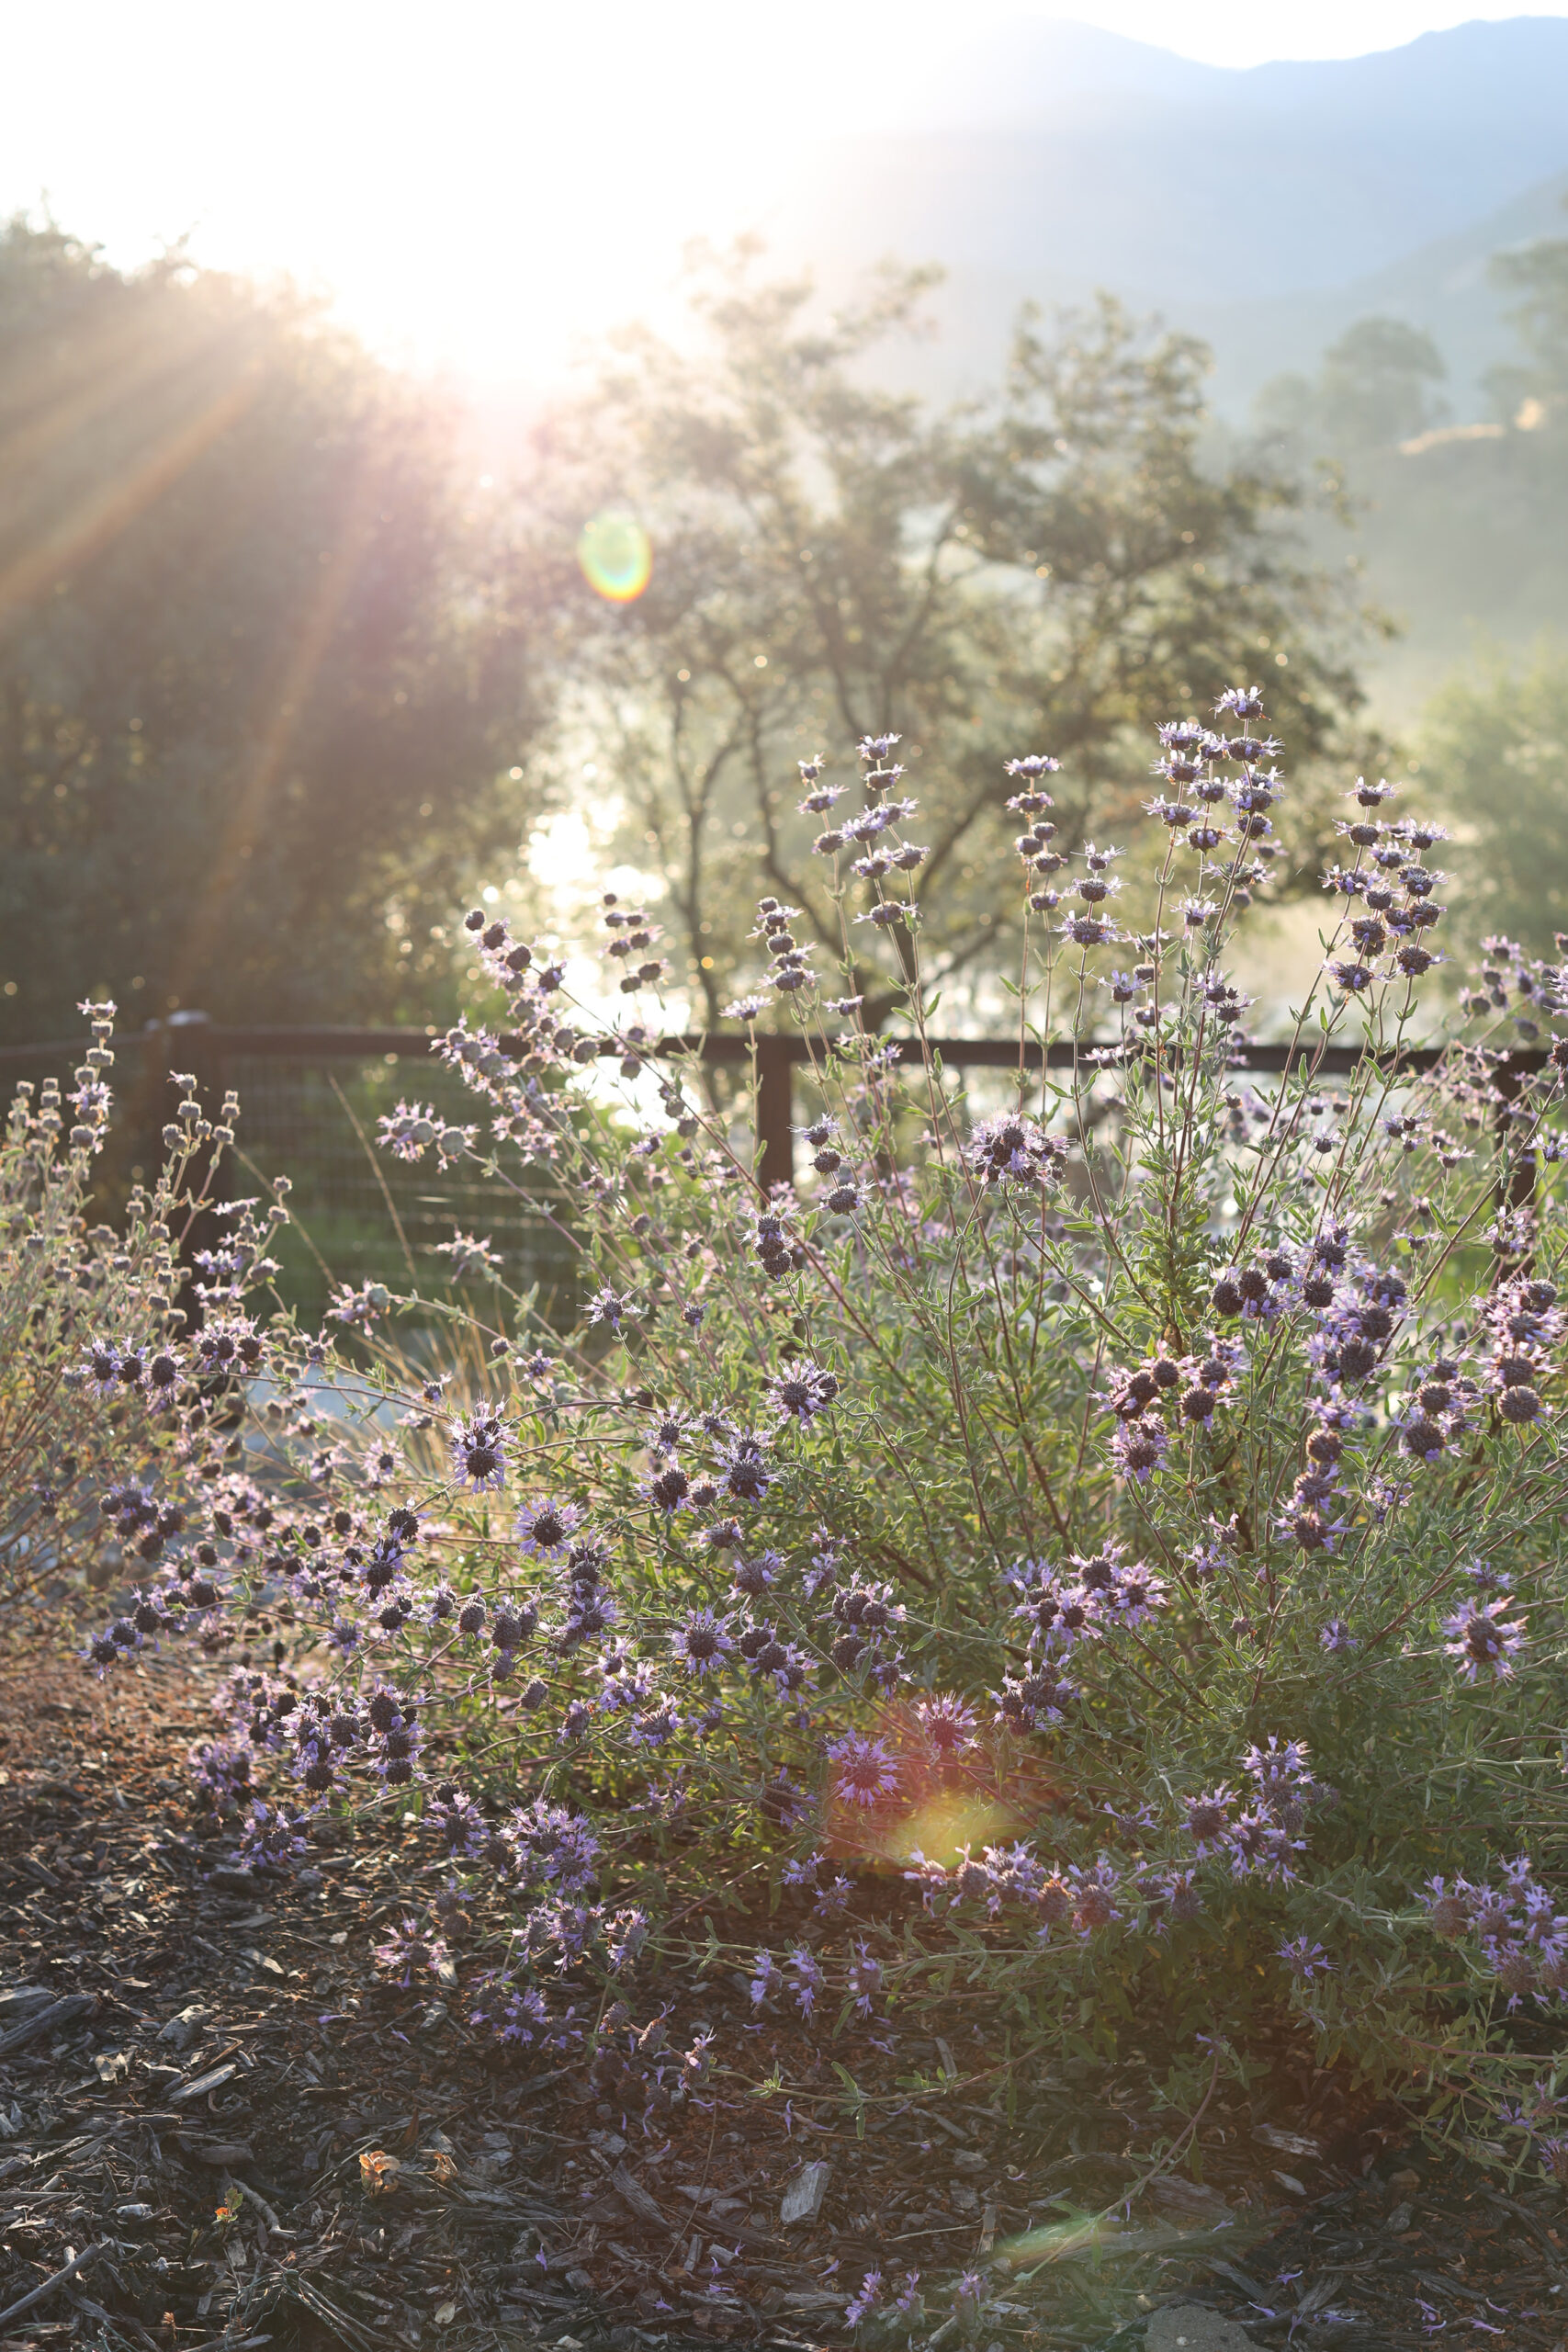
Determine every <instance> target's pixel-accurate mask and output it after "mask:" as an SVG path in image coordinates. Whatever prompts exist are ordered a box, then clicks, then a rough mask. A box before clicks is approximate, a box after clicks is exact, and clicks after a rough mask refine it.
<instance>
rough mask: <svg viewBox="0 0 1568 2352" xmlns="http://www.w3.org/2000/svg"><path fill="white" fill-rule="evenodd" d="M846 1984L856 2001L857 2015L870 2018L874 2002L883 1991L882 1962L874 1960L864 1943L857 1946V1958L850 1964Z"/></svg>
mask: <svg viewBox="0 0 1568 2352" xmlns="http://www.w3.org/2000/svg"><path fill="white" fill-rule="evenodd" d="M846 1982H847V1984H848V1986H849V1990H850V1992H851V1994H852V1996H853V1999H854V2005H855V2012H856V2015H857V2016H859V2017H863V2018H868V2017H870V2015H871V2005H872V2002H873V2001H874V1999H875V1997H876V1996H877V1994H878V1993H880V1992H881V1990H882V1962H880V1961H879V1960H874V1959H873V1957H872V1955H871V1953H870V1952H869V1951H867V1950H866V1948H865V1946H864V1944H863V1943H857V1944H856V1946H855V1956H854V1958H853V1960H852V1961H851V1962H850V1967H849V1975H848V1977H847V1979H846Z"/></svg>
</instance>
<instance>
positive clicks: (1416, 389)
mask: <svg viewBox="0 0 1568 2352" xmlns="http://www.w3.org/2000/svg"><path fill="white" fill-rule="evenodd" d="M1447 374H1448V368H1447V364H1446V363H1445V361H1444V359H1443V356H1442V354H1441V352H1440V351H1439V350H1438V346H1437V345H1436V344H1435V343H1434V342H1433V341H1432V338H1431V336H1430V335H1429V334H1425V333H1423V331H1422V330H1421V329H1420V328H1419V327H1413V326H1409V325H1407V324H1406V322H1404V320H1403V319H1385V318H1369V319H1358V320H1357V321H1356V322H1355V324H1354V325H1353V326H1350V327H1348V328H1347V329H1346V331H1345V333H1344V334H1342V335H1341V336H1340V338H1339V340H1338V342H1337V343H1336V344H1332V345H1330V346H1329V348H1328V349H1327V350H1326V351H1325V353H1324V355H1323V365H1322V368H1320V370H1319V372H1318V376H1317V379H1316V380H1315V382H1314V380H1313V379H1311V378H1309V377H1306V376H1299V375H1291V376H1277V377H1276V378H1275V379H1274V380H1273V382H1272V383H1269V384H1266V385H1265V386H1264V388H1263V390H1262V391H1261V392H1260V393H1259V394H1258V423H1259V424H1260V425H1261V426H1262V428H1263V429H1264V431H1265V432H1268V433H1271V434H1276V435H1294V436H1296V437H1298V438H1300V439H1303V440H1305V441H1309V442H1316V443H1318V444H1320V445H1321V446H1322V447H1325V448H1327V449H1330V450H1332V451H1333V452H1334V453H1335V454H1336V456H1339V457H1357V456H1360V455H1363V454H1370V453H1371V452H1373V451H1377V450H1386V449H1393V448H1396V447H1398V445H1399V444H1400V442H1402V441H1408V440H1413V439H1414V438H1415V437H1416V435H1418V434H1421V433H1424V432H1426V431H1427V429H1428V427H1430V426H1431V425H1433V424H1438V422H1439V421H1440V419H1441V417H1442V416H1443V415H1445V414H1446V413H1447V412H1446V410H1444V409H1443V408H1442V406H1441V404H1440V403H1438V402H1437V401H1434V400H1433V398H1432V391H1431V388H1432V387H1433V386H1434V385H1437V384H1440V383H1441V382H1442V380H1443V379H1444V378H1445V377H1446V376H1447Z"/></svg>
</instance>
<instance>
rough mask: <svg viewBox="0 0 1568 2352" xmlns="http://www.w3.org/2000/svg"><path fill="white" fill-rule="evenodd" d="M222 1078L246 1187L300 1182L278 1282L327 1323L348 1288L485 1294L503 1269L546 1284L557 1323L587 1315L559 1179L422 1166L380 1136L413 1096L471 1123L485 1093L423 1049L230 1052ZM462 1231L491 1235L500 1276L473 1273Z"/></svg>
mask: <svg viewBox="0 0 1568 2352" xmlns="http://www.w3.org/2000/svg"><path fill="white" fill-rule="evenodd" d="M222 1082H223V1084H224V1085H225V1086H226V1087H232V1088H233V1090H234V1091H235V1092H236V1093H237V1094H238V1095H239V1098H240V1125H239V1128H238V1131H237V1136H238V1144H239V1157H238V1161H237V1165H236V1169H235V1173H234V1182H235V1183H236V1185H238V1184H240V1183H242V1182H244V1181H245V1179H246V1178H247V1177H248V1178H250V1179H251V1180H252V1181H253V1182H255V1183H256V1184H257V1186H258V1189H259V1186H260V1184H261V1183H263V1182H265V1183H267V1184H270V1182H271V1181H272V1179H273V1178H274V1177H276V1176H287V1177H288V1180H289V1183H290V1186H291V1188H292V1189H291V1190H290V1193H289V1194H288V1208H289V1215H290V1219H291V1222H290V1223H289V1225H288V1226H286V1227H284V1228H283V1231H282V1234H281V1237H280V1240H279V1242H278V1244H277V1246H276V1250H275V1255H276V1257H277V1260H278V1263H279V1269H280V1271H279V1273H278V1277H277V1284H278V1289H279V1291H280V1293H281V1295H282V1296H283V1298H284V1300H285V1302H286V1304H288V1305H289V1306H293V1307H295V1308H296V1309H297V1310H298V1312H299V1315H300V1317H301V1319H302V1320H304V1321H306V1322H308V1323H312V1324H314V1323H318V1322H319V1321H320V1319H321V1315H322V1314H323V1313H324V1311H325V1310H326V1307H327V1305H328V1303H329V1300H330V1297H331V1295H332V1293H333V1290H334V1289H336V1288H337V1286H338V1285H339V1284H342V1283H347V1284H348V1285H349V1286H350V1287H351V1288H356V1287H357V1286H358V1285H359V1284H360V1283H365V1282H372V1283H385V1284H386V1285H387V1286H388V1288H389V1289H391V1290H397V1291H407V1290H409V1289H410V1288H411V1287H412V1288H413V1289H415V1290H417V1291H418V1292H420V1293H421V1294H422V1295H423V1296H426V1297H434V1296H439V1295H442V1294H443V1293H445V1292H446V1291H447V1290H449V1289H455V1288H457V1287H458V1286H459V1284H460V1285H461V1287H462V1288H463V1289H464V1290H465V1292H467V1293H468V1294H469V1295H472V1293H473V1291H474V1289H475V1287H476V1286H478V1287H479V1289H481V1290H482V1289H484V1288H488V1287H491V1286H492V1284H493V1281H494V1280H495V1279H496V1278H497V1277H498V1278H499V1279H500V1281H501V1282H502V1283H504V1284H505V1286H506V1287H507V1288H508V1289H509V1290H513V1291H524V1292H525V1291H529V1290H535V1291H536V1293H537V1304H538V1310H539V1312H540V1313H541V1314H543V1315H544V1316H545V1317H546V1318H547V1320H548V1321H549V1322H551V1323H552V1324H554V1325H556V1326H558V1327H559V1326H562V1325H565V1324H568V1323H570V1321H571V1320H572V1319H573V1317H574V1316H575V1313H576V1272H575V1263H574V1252H573V1250H572V1248H571V1244H570V1238H569V1237H568V1234H567V1231H566V1229H565V1218H564V1216H563V1206H564V1204H563V1201H562V1198H561V1195H560V1193H559V1191H558V1187H556V1186H555V1185H554V1184H553V1183H552V1182H551V1181H550V1180H549V1178H548V1177H547V1175H546V1174H545V1173H544V1172H543V1171H541V1170H532V1169H523V1168H521V1167H519V1168H518V1169H517V1170H515V1171H514V1173H513V1182H510V1183H509V1182H503V1181H502V1180H500V1179H498V1178H494V1177H487V1176H485V1175H483V1174H481V1173H479V1171H478V1170H475V1169H474V1168H473V1167H472V1165H471V1163H460V1164H458V1165H457V1166H455V1167H452V1168H449V1169H448V1170H446V1172H445V1173H444V1174H437V1173H436V1172H435V1170H434V1163H433V1161H432V1160H431V1159H428V1158H427V1159H425V1160H424V1161H423V1162H420V1163H417V1164H415V1165H413V1166H410V1165H408V1164H407V1163H406V1162H404V1161H401V1160H399V1159H395V1158H394V1157H393V1156H392V1155H391V1154H390V1153H389V1152H387V1151H384V1150H382V1149H381V1148H379V1147H378V1143H377V1140H376V1133H377V1121H378V1117H379V1116H380V1114H381V1113H382V1112H384V1111H389V1110H390V1109H391V1108H392V1106H393V1104H394V1103H396V1102H397V1101H398V1099H399V1097H400V1096H401V1095H409V1096H417V1097H418V1099H419V1100H420V1101H422V1102H424V1103H429V1104H430V1105H431V1107H432V1109H433V1110H434V1112H435V1114H436V1116H437V1118H438V1119H442V1120H444V1121H447V1122H449V1123H450V1124H452V1125H465V1124H468V1125H471V1124H472V1114H473V1111H474V1100H473V1097H472V1096H471V1095H470V1094H469V1093H468V1091H466V1089H465V1088H464V1087H463V1085H462V1082H461V1080H459V1079H458V1078H457V1076H456V1075H455V1074H454V1073H453V1072H451V1071H449V1070H447V1069H444V1068H443V1067H442V1066H441V1065H440V1064H439V1063H436V1062H434V1061H432V1060H430V1059H429V1058H427V1057H425V1056H423V1055H421V1056H419V1057H418V1058H417V1060H416V1059H415V1058H414V1057H412V1056H403V1055H398V1054H385V1055H376V1056H373V1057H358V1058H353V1057H334V1058H333V1059H331V1060H317V1059H315V1058H313V1057H311V1058H306V1057H303V1056H301V1057H298V1058H297V1057H292V1056H287V1055H281V1054H245V1053H243V1052H232V1053H230V1052H226V1053H225V1054H224V1056H223V1061H222ZM455 1238H468V1239H472V1240H477V1241H479V1242H483V1243H485V1244H487V1245H488V1249H489V1252H490V1254H491V1257H492V1258H493V1260H494V1261H495V1265H494V1270H493V1273H489V1272H485V1271H484V1270H483V1269H482V1267H481V1268H479V1269H478V1270H476V1271H472V1272H461V1271H460V1268H461V1264H462V1260H463V1257H464V1256H465V1255H467V1254H468V1253H466V1252H463V1251H462V1250H457V1251H456V1252H455V1251H454V1250H453V1248H452V1244H453V1243H454V1239H455ZM498 1311H499V1310H498Z"/></svg>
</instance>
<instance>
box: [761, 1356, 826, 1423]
mask: <svg viewBox="0 0 1568 2352" xmlns="http://www.w3.org/2000/svg"><path fill="white" fill-rule="evenodd" d="M838 1393H839V1383H838V1379H837V1377H836V1375H835V1374H832V1373H830V1372H824V1371H823V1369H822V1367H821V1365H820V1364H816V1363H786V1364H785V1365H784V1368H783V1370H782V1371H781V1372H780V1373H779V1375H778V1377H777V1379H776V1380H775V1381H774V1382H773V1396H774V1398H775V1400H776V1401H777V1404H778V1408H779V1411H780V1413H781V1415H782V1416H783V1417H784V1419H786V1420H796V1421H799V1422H801V1423H802V1424H803V1425H804V1424H805V1423H806V1422H807V1421H809V1420H812V1419H815V1417H816V1415H817V1414H818V1413H819V1412H821V1411H822V1409H823V1408H824V1407H825V1406H828V1405H830V1404H831V1403H832V1401H833V1399H834V1397H837V1395H838Z"/></svg>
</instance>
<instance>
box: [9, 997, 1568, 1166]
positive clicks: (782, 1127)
mask: <svg viewBox="0 0 1568 2352" xmlns="http://www.w3.org/2000/svg"><path fill="white" fill-rule="evenodd" d="M444 1035H446V1032H444V1031H439V1030H434V1029H352V1028H340V1027H330V1026H322V1027H309V1028H268V1027H255V1028H252V1027H228V1026H223V1025H220V1023H216V1022H211V1021H208V1020H207V1019H205V1018H204V1017H202V1016H199V1015H197V1016H192V1017H191V1018H189V1019H188V1020H186V1021H183V1022H173V1023H162V1022H158V1023H150V1024H149V1025H148V1027H147V1028H146V1029H143V1030H130V1031H127V1032H125V1033H123V1034H121V1035H116V1036H115V1037H114V1038H113V1039H112V1040H111V1043H112V1044H113V1046H114V1047H115V1049H116V1051H117V1052H126V1051H137V1052H140V1053H141V1055H142V1056H143V1057H144V1060H143V1069H142V1072H141V1088H142V1091H143V1092H144V1093H145V1092H146V1091H147V1090H148V1087H149V1083H150V1082H152V1083H156V1081H157V1080H159V1079H160V1078H161V1077H162V1076H163V1075H164V1072H166V1071H167V1070H169V1069H175V1068H176V1067H187V1068H189V1069H191V1070H193V1071H194V1072H195V1074H196V1076H197V1080H198V1082H199V1083H200V1085H201V1087H202V1089H203V1091H204V1092H205V1091H206V1090H207V1089H208V1088H209V1087H210V1088H211V1089H212V1090H213V1092H214V1094H215V1095H217V1096H221V1094H222V1091H223V1090H224V1088H225V1087H226V1086H228V1085H230V1084H231V1083H232V1082H233V1079H232V1072H233V1069H234V1067H235V1065H236V1064H238V1063H242V1062H245V1061H262V1062H265V1061H269V1060H286V1061H292V1062H296V1063H299V1064H301V1065H303V1066H311V1065H325V1064H328V1063H331V1062H333V1061H334V1060H340V1059H341V1060H347V1061H359V1062H367V1061H377V1060H380V1061H385V1062H388V1063H393V1062H398V1061H405V1060H406V1061H410V1062H421V1061H423V1062H426V1063H429V1064H434V1066H435V1067H437V1068H442V1069H444V1068H445V1065H444V1064H441V1063H440V1062H439V1060H438V1058H437V1057H438V1054H439V1048H440V1046H441V1042H442V1038H443V1036H444ZM505 1042H506V1039H505V1033H504V1032H502V1045H503V1047H504V1045H505ZM885 1042H886V1043H887V1044H889V1045H897V1047H898V1048H899V1052H900V1056H901V1057H902V1058H904V1059H905V1060H907V1061H909V1062H917V1061H928V1062H931V1063H936V1062H940V1063H941V1064H942V1067H943V1068H944V1069H1027V1070H1039V1069H1042V1068H1044V1069H1072V1068H1074V1067H1075V1066H1081V1065H1082V1064H1083V1063H1085V1062H1086V1061H1088V1060H1089V1057H1091V1056H1093V1055H1096V1054H1105V1053H1108V1052H1114V1051H1116V1050H1117V1049H1116V1047H1115V1046H1114V1044H1113V1042H1112V1041H1109V1040H1105V1039H1094V1038H1085V1039H1077V1040H1074V1039H1059V1040H1056V1041H1055V1042H1054V1043H1052V1044H1050V1045H1048V1046H1041V1045H1040V1044H1038V1043H1037V1042H1035V1041H1033V1040H1028V1039H1026V1040H1023V1041H1022V1042H1021V1041H1020V1040H1019V1039H1018V1038H1016V1037H928V1038H926V1039H924V1040H921V1039H920V1038H919V1037H908V1036H894V1035H889V1036H887V1038H886V1041H885ZM82 1050H83V1047H82V1041H81V1040H80V1039H76V1038H64V1039H54V1040H51V1041H49V1042H47V1043H44V1044H40V1045H25V1046H0V1079H5V1078H7V1077H11V1076H14V1077H17V1078H24V1077H26V1076H27V1075H28V1072H29V1071H30V1070H33V1069H51V1068H53V1067H55V1066H57V1065H58V1064H60V1063H62V1062H66V1061H71V1060H73V1059H74V1058H75V1057H77V1056H78V1055H79V1054H80V1053H81V1051H82ZM628 1050H631V1051H635V1053H636V1054H637V1057H638V1058H639V1059H640V1060H644V1061H660V1060H675V1059H679V1058H682V1057H689V1058H691V1059H693V1060H695V1061H699V1062H705V1063H708V1064H711V1065H714V1066H717V1067H729V1068H735V1067H738V1066H742V1065H750V1063H751V1062H752V1059H753V1056H754V1057H755V1064H756V1081H757V1144H758V1174H759V1175H760V1177H761V1181H762V1182H764V1183H768V1184H773V1183H778V1182H783V1181H785V1180H788V1179H789V1178H791V1177H792V1176H793V1175H794V1172H795V1118H794V1107H795V1106H794V1072H795V1070H796V1069H805V1068H807V1067H809V1066H810V1065H811V1064H812V1063H813V1061H814V1059H815V1055H814V1053H813V1048H812V1045H811V1042H810V1041H809V1040H808V1039H807V1038H806V1037H803V1036H801V1035H798V1034H787V1035H783V1036H776V1035H766V1036H759V1037H758V1038H757V1039H756V1040H755V1042H754V1043H753V1041H752V1040H751V1039H750V1038H748V1037H742V1036H731V1035H717V1036H716V1035H694V1036H668V1037H660V1038H657V1039H651V1040H649V1042H647V1043H646V1044H639V1045H637V1046H635V1047H628V1046H627V1044H626V1041H625V1040H622V1039H617V1038H614V1037H611V1038H605V1039H604V1040H602V1041H601V1042H600V1044H599V1052H600V1054H601V1055H602V1056H604V1057H620V1056H623V1055H625V1054H626V1052H627V1051H628ZM1446 1050H1447V1049H1446V1048H1445V1047H1443V1046H1400V1047H1397V1048H1393V1049H1391V1050H1390V1051H1389V1052H1388V1053H1387V1054H1385V1055H1378V1054H1374V1053H1373V1052H1372V1051H1371V1049H1369V1048H1368V1047H1365V1046H1348V1045H1333V1044H1325V1043H1318V1042H1315V1041H1314V1040H1312V1039H1310V1038H1304V1039H1302V1040H1299V1041H1297V1042H1296V1043H1293V1044H1290V1045H1265V1046H1260V1045H1252V1044H1241V1043H1236V1044H1235V1045H1233V1046H1232V1047H1231V1049H1230V1054H1229V1057H1228V1058H1229V1066H1230V1068H1232V1069H1234V1070H1235V1072H1236V1073H1237V1075H1238V1076H1247V1075H1252V1076H1257V1077H1282V1076H1284V1075H1285V1074H1286V1073H1287V1072H1288V1071H1291V1070H1293V1069H1300V1068H1302V1067H1303V1065H1304V1066H1306V1067H1309V1068H1310V1069H1313V1070H1314V1072H1316V1073H1317V1074H1318V1075H1320V1076H1322V1077H1324V1078H1343V1077H1348V1076H1349V1075H1350V1074H1351V1073H1352V1072H1353V1071H1355V1070H1356V1069H1359V1067H1360V1065H1361V1064H1362V1063H1363V1062H1364V1061H1367V1060H1369V1059H1373V1060H1377V1061H1379V1062H1381V1063H1382V1066H1383V1067H1385V1068H1386V1069H1388V1070H1389V1072H1390V1074H1391V1075H1394V1076H1406V1075H1408V1076H1410V1077H1417V1076H1420V1075H1421V1074H1423V1073H1424V1072H1426V1071H1427V1070H1430V1069H1435V1068H1436V1066H1437V1064H1438V1062H1439V1061H1440V1060H1441V1059H1442V1057H1443V1055H1444V1053H1445V1051H1446ZM1126 1052H1127V1056H1128V1057H1129V1058H1132V1057H1134V1056H1137V1055H1138V1054H1139V1053H1140V1047H1139V1046H1138V1044H1137V1042H1136V1041H1135V1040H1134V1041H1133V1042H1132V1043H1131V1044H1130V1045H1129V1046H1128V1047H1127V1048H1126ZM1546 1059H1547V1056H1546V1054H1545V1053H1544V1052H1543V1051H1542V1050H1541V1049H1540V1047H1538V1046H1532V1047H1519V1048H1517V1050H1508V1051H1503V1052H1499V1054H1498V1057H1497V1064H1496V1068H1495V1084H1496V1087H1497V1091H1498V1092H1499V1093H1500V1094H1501V1095H1504V1096H1505V1097H1506V1096H1508V1095H1510V1094H1511V1093H1512V1092H1513V1091H1515V1089H1516V1088H1517V1084H1518V1082H1519V1080H1522V1079H1524V1078H1526V1077H1528V1076H1529V1075H1530V1074H1531V1073H1532V1072H1534V1071H1536V1070H1539V1069H1541V1067H1542V1066H1543V1065H1544V1063H1545V1061H1546Z"/></svg>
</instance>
